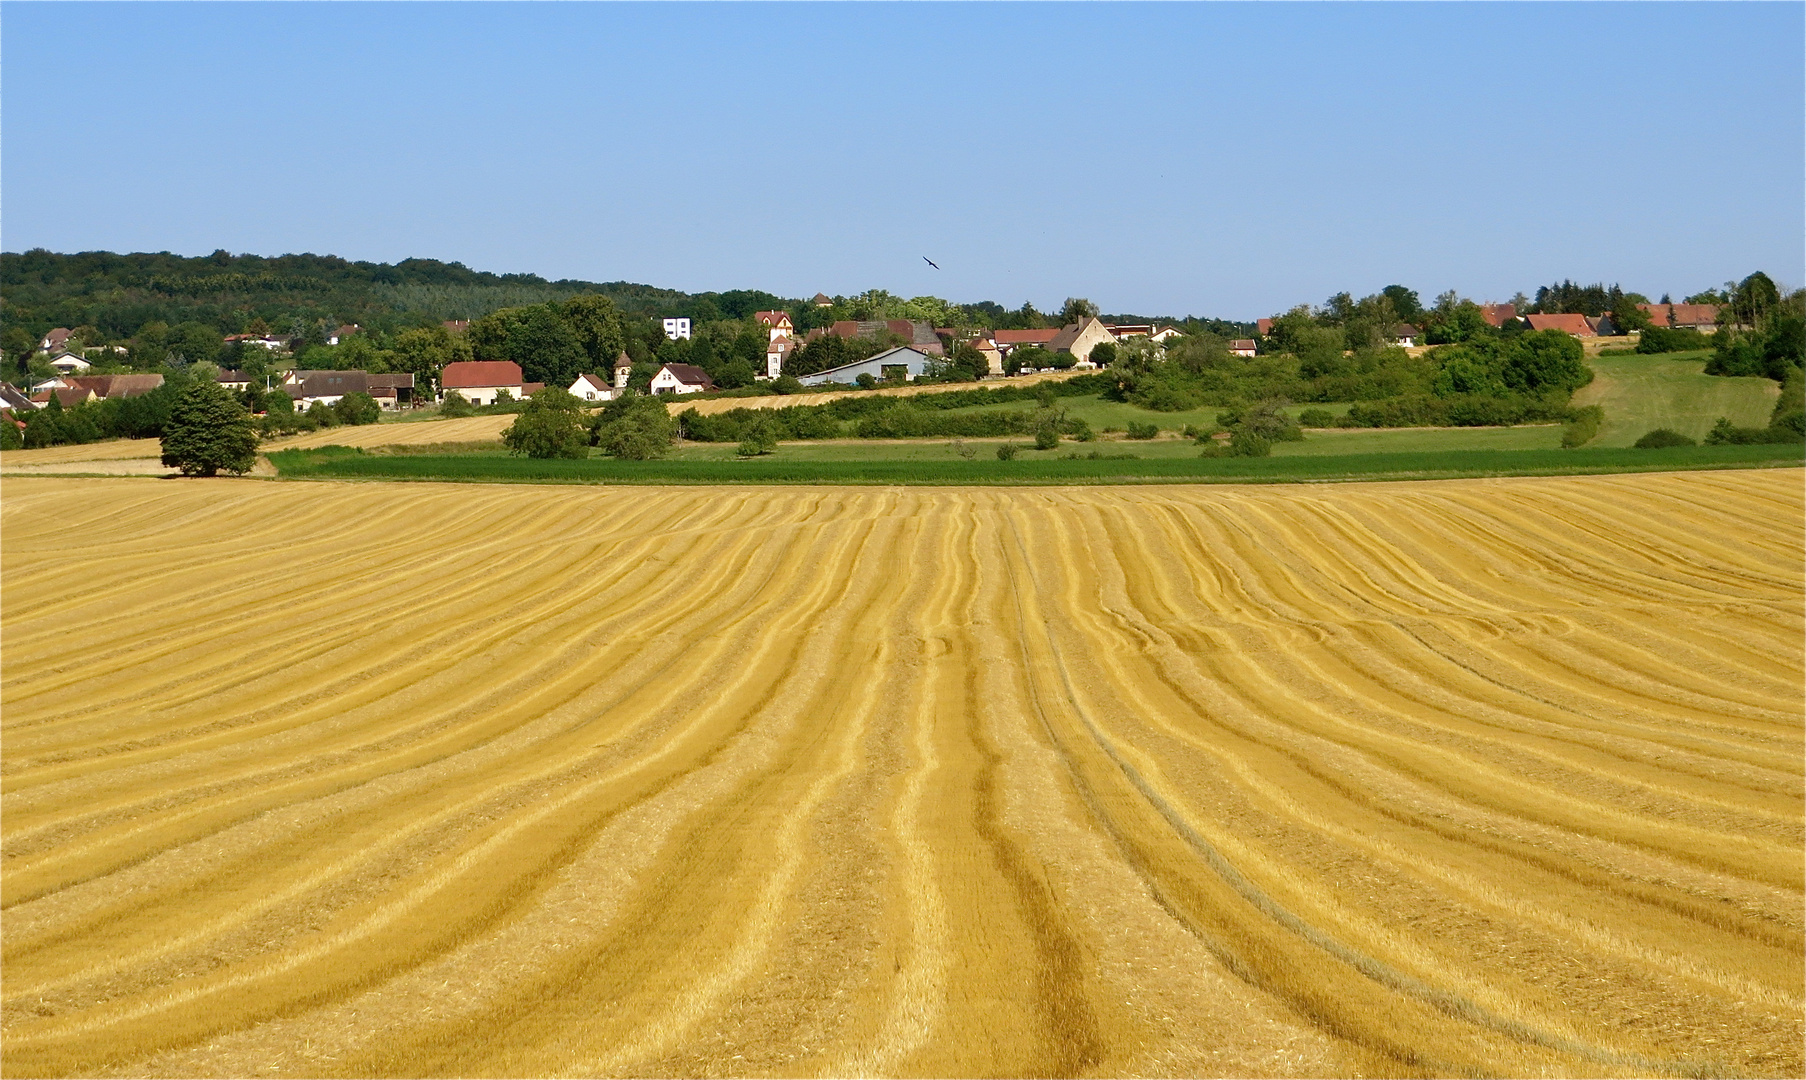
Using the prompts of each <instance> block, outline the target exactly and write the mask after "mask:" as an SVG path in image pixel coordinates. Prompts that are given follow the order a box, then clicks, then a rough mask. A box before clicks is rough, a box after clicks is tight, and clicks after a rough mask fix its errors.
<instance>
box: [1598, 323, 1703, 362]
mask: <svg viewBox="0 0 1806 1080" xmlns="http://www.w3.org/2000/svg"><path fill="white" fill-rule="evenodd" d="M1711 345H1712V342H1711V341H1710V340H1708V339H1707V337H1706V335H1704V334H1702V333H1700V332H1699V331H1698V330H1695V329H1693V328H1692V327H1687V328H1685V329H1679V330H1671V329H1669V328H1667V327H1664V326H1651V327H1649V328H1648V329H1646V330H1644V331H1643V336H1642V337H1641V338H1639V339H1638V340H1637V347H1636V350H1635V351H1636V352H1639V353H1642V354H1643V355H1645V356H1651V355H1654V354H1656V353H1671V352H1686V351H1688V350H1690V349H1705V348H1710V347H1711ZM1613 351H1614V352H1616V351H1617V350H1613ZM1600 355H1601V356H1603V355H1605V354H1604V352H1603V351H1602V352H1601V353H1600Z"/></svg>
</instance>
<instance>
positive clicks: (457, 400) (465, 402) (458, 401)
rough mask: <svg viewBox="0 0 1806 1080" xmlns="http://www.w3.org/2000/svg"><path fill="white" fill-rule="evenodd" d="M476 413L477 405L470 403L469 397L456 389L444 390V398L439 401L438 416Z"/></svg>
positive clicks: (472, 414)
mask: <svg viewBox="0 0 1806 1080" xmlns="http://www.w3.org/2000/svg"><path fill="white" fill-rule="evenodd" d="M476 414H477V407H476V406H475V405H472V404H471V403H470V399H469V398H467V397H465V396H464V395H463V394H460V393H458V392H457V391H456V390H447V391H446V392H445V399H444V400H443V401H441V402H439V415H440V416H450V417H459V416H475V415H476Z"/></svg>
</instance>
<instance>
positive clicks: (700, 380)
mask: <svg viewBox="0 0 1806 1080" xmlns="http://www.w3.org/2000/svg"><path fill="white" fill-rule="evenodd" d="M659 370H660V371H669V372H670V373H671V377H672V378H674V379H676V380H677V381H678V382H680V383H683V384H684V385H685V386H714V385H715V382H714V380H713V379H710V378H709V373H708V372H706V371H704V370H702V369H701V368H699V367H697V366H696V365H695V364H666V365H665V366H664V367H662V368H660V369H659Z"/></svg>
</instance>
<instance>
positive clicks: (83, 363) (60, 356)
mask: <svg viewBox="0 0 1806 1080" xmlns="http://www.w3.org/2000/svg"><path fill="white" fill-rule="evenodd" d="M58 360H63V361H72V362H73V363H72V364H71V366H78V367H92V366H93V365H92V364H90V363H88V358H87V357H85V356H82V355H80V354H78V353H72V352H70V351H69V350H68V349H64V350H63V351H62V352H60V353H57V354H56V355H55V356H52V357H51V358H50V361H49V362H50V365H51V366H52V367H55V366H56V362H57V361H58Z"/></svg>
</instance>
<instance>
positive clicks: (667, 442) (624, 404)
mask: <svg viewBox="0 0 1806 1080" xmlns="http://www.w3.org/2000/svg"><path fill="white" fill-rule="evenodd" d="M677 431H678V428H677V424H676V423H675V422H674V421H673V420H672V419H671V416H670V413H668V412H667V411H666V409H665V406H664V403H663V402H661V401H659V400H658V399H657V398H653V397H648V396H646V395H644V394H637V393H628V394H624V395H622V396H621V397H618V398H616V399H614V400H613V401H610V402H609V403H608V404H607V405H605V406H603V407H602V409H601V410H599V411H598V412H596V413H595V414H594V415H591V414H590V413H589V410H588V407H587V406H586V405H584V403H583V402H582V401H580V400H578V399H577V398H576V397H574V396H572V395H571V393H570V392H569V391H567V390H563V389H561V388H559V387H556V386H548V387H546V388H545V389H543V390H541V391H539V392H538V393H536V394H534V395H533V396H532V397H531V398H529V399H528V400H527V401H526V402H525V403H524V406H523V407H522V408H521V409H520V415H519V416H517V417H516V418H515V421H514V423H513V425H512V426H510V427H509V428H508V430H507V431H504V432H503V433H502V442H503V444H505V445H506V446H507V447H508V450H509V452H510V453H513V454H522V455H525V456H527V457H532V458H571V459H581V458H587V457H588V456H589V452H590V448H591V447H597V448H599V449H601V450H602V452H603V453H605V454H609V455H610V456H612V457H615V458H619V459H622V460H627V461H646V460H649V459H652V458H660V457H664V456H665V455H666V454H668V453H670V452H671V445H672V443H673V442H675V441H676V439H677Z"/></svg>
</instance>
